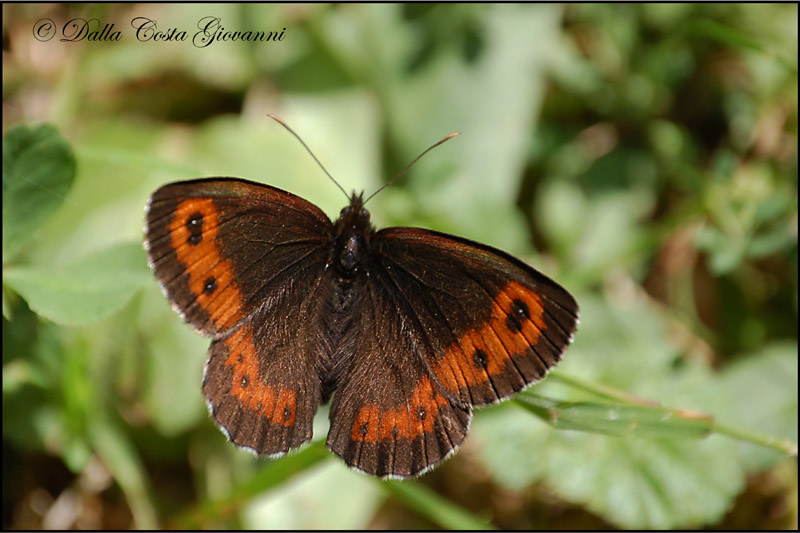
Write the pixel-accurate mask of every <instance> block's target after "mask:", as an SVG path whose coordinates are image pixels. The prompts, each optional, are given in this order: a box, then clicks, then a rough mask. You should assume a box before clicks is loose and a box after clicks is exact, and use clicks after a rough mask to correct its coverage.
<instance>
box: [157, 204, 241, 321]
mask: <svg viewBox="0 0 800 533" xmlns="http://www.w3.org/2000/svg"><path fill="white" fill-rule="evenodd" d="M169 232H170V236H171V237H172V248H173V249H174V250H175V253H176V255H177V256H178V261H180V262H181V263H183V265H184V266H185V267H186V269H185V270H186V272H187V273H188V274H189V290H191V291H192V294H194V295H195V296H196V297H197V301H198V303H199V304H200V306H201V307H202V308H203V310H204V311H205V312H206V313H208V316H209V317H210V318H211V321H212V322H213V323H214V324H215V325H216V326H217V328H219V329H226V328H229V327H231V326H233V325H235V324H236V323H237V322H239V321H240V320H241V319H242V318H243V315H242V311H241V309H242V293H241V291H240V290H239V287H238V286H237V284H236V282H235V281H234V272H233V265H231V263H230V261H228V260H226V259H223V258H222V257H221V256H220V252H219V249H218V248H217V244H216V241H215V239H216V237H217V233H218V232H219V211H218V210H217V208H216V207H215V206H214V202H213V201H212V200H211V199H209V198H190V199H188V200H184V201H183V202H181V203H180V204H178V206H177V208H176V209H175V216H174V217H173V219H172V221H171V222H170V225H169Z"/></svg>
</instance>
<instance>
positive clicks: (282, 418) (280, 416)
mask: <svg viewBox="0 0 800 533" xmlns="http://www.w3.org/2000/svg"><path fill="white" fill-rule="evenodd" d="M225 346H226V347H227V348H228V359H227V360H226V361H225V365H226V366H230V367H232V368H233V382H232V383H231V394H232V395H234V396H235V397H236V398H238V399H239V401H240V402H241V403H242V406H243V407H244V409H247V410H248V411H253V412H255V413H257V414H258V415H260V416H263V417H266V418H267V419H268V420H270V422H272V423H276V424H283V425H284V426H293V425H294V421H295V414H296V412H297V398H296V396H295V391H294V390H292V389H290V388H285V387H281V388H275V387H271V386H269V385H267V384H265V383H264V380H263V379H262V378H261V371H260V368H259V364H258V357H257V356H256V348H255V345H254V344H253V334H252V332H251V331H250V328H249V327H248V326H244V327H242V328H239V329H238V330H236V331H235V332H233V333H232V334H231V336H230V337H228V338H227V339H225Z"/></svg>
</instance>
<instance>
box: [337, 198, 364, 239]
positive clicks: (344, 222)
mask: <svg viewBox="0 0 800 533" xmlns="http://www.w3.org/2000/svg"><path fill="white" fill-rule="evenodd" d="M371 229H372V225H371V224H370V221H369V211H367V210H366V208H365V207H364V193H363V192H361V193H356V192H355V191H353V194H351V195H350V205H348V206H347V207H345V208H344V209H342V211H341V213H339V220H338V221H336V230H337V233H338V234H339V235H341V234H342V233H351V232H358V233H369V232H370V230H371Z"/></svg>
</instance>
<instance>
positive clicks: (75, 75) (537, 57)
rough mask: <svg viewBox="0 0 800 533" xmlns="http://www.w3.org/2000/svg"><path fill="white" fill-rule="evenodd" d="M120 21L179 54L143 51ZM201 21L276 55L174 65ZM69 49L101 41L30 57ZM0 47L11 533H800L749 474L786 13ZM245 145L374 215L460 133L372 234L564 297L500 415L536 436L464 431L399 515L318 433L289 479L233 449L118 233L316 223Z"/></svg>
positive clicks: (762, 481)
mask: <svg viewBox="0 0 800 533" xmlns="http://www.w3.org/2000/svg"><path fill="white" fill-rule="evenodd" d="M140 16H147V17H149V18H151V19H153V20H155V21H157V24H158V28H159V29H161V30H167V29H168V28H178V29H183V30H185V31H186V32H187V34H188V35H189V39H188V40H187V41H186V42H153V41H150V42H140V41H138V40H137V39H136V38H135V36H134V29H133V28H132V27H131V25H130V23H131V20H132V19H133V18H135V17H140ZM206 16H217V17H220V20H221V23H222V25H223V26H224V27H225V28H226V29H228V30H239V31H246V30H254V31H256V30H261V31H281V30H282V29H283V28H285V38H284V40H282V41H279V42H261V43H248V42H217V43H213V44H211V45H209V46H208V47H205V48H196V47H194V46H192V44H191V42H190V41H191V35H192V34H193V33H194V32H196V31H197V21H198V20H200V19H201V18H203V17H206ZM75 17H81V18H83V19H87V20H88V19H92V18H96V19H97V21H98V22H99V26H97V29H100V28H102V26H103V24H105V23H108V24H111V23H113V24H114V25H115V29H116V30H118V31H120V32H121V33H122V34H123V37H122V39H121V40H120V41H118V42H100V41H89V40H85V41H81V42H61V41H60V40H59V39H58V38H54V39H52V40H50V41H38V40H36V39H35V38H34V33H33V32H32V31H31V28H32V27H33V25H34V23H36V21H38V20H40V19H43V18H49V19H52V20H53V21H54V22H55V25H56V27H57V28H59V29H60V28H61V27H63V26H64V24H65V23H66V22H67V21H69V20H70V19H73V18H75ZM3 35H4V59H3V110H4V113H3V131H4V141H3V317H4V318H3V472H4V474H3V509H4V514H3V516H4V519H3V520H4V523H3V526H4V527H6V528H12V527H13V528H41V527H88V528H128V527H145V528H146V527H168V526H171V527H204V528H212V527H241V528H259V529H266V528H292V527H297V528H346V529H349V528H364V527H373V528H388V527H394V528H402V529H412V528H430V527H434V526H437V527H445V528H473V527H474V528H478V527H500V528H542V529H562V528H572V529H575V528H583V529H586V528H600V527H608V526H616V527H627V528H687V527H690V528H702V527H722V528H731V529H758V528H789V529H792V528H794V529H796V528H797V501H796V495H797V462H796V458H786V457H785V456H784V455H782V454H781V453H779V452H778V451H776V450H775V449H774V448H778V449H780V448H781V445H782V443H783V444H785V441H782V440H775V441H774V442H772V443H771V446H772V447H770V446H757V445H756V444H755V442H762V444H763V443H764V442H763V441H765V440H768V439H769V438H772V437H774V438H775V439H791V440H793V441H794V442H796V441H797V384H798V377H797V359H798V353H797V308H798V290H797V272H798V263H797V6H796V5H795V4H769V5H754V4H645V5H628V4H621V5H620V4H617V5H602V4H585V5H584V4H572V5H544V4H539V5H484V4H453V5H451V4H404V5H393V4H378V5H370V4H360V5H324V4H298V5H275V4H271V5H236V4H225V5H191V4H181V5H156V4H146V5H133V4H130V5H125V4H92V5H85V4H60V5H26V4H4V5H3ZM268 112H272V113H276V114H278V115H279V116H281V117H282V118H283V119H285V120H286V121H287V122H288V123H289V124H290V125H291V126H292V127H293V128H294V129H295V130H296V131H298V132H299V133H300V134H301V135H302V136H303V138H304V140H305V141H306V142H307V143H308V144H309V146H310V147H311V148H312V149H313V150H314V151H315V153H316V155H317V156H318V157H319V158H320V160H321V161H323V163H324V164H325V166H326V167H327V168H328V170H329V171H331V173H332V174H333V175H334V176H335V177H336V178H337V179H338V180H339V181H340V182H341V183H342V185H343V186H344V187H345V188H347V189H356V190H361V189H364V190H366V191H367V192H368V193H370V192H372V191H374V190H375V189H377V188H378V187H379V186H380V185H381V184H382V183H384V182H385V180H387V179H390V178H391V177H392V176H394V175H395V174H396V173H397V172H398V171H399V170H400V169H402V168H403V167H404V166H405V165H406V164H407V163H408V162H409V161H411V160H412V159H413V158H414V157H415V156H416V155H417V154H418V153H420V152H421V151H422V150H424V149H425V148H426V147H427V146H429V145H430V144H431V143H433V142H435V141H436V140H438V139H440V138H441V137H442V136H444V135H446V134H447V133H450V132H451V131H455V130H458V131H460V132H461V134H462V135H461V136H459V137H458V138H456V139H454V140H452V141H450V142H448V143H447V144H445V145H444V146H442V147H440V148H438V149H437V150H435V151H433V152H432V153H430V154H428V155H427V156H426V157H425V158H424V159H422V160H421V161H420V162H419V163H417V165H416V166H415V167H414V168H412V169H411V171H410V172H409V174H408V175H407V176H406V177H404V178H403V179H401V180H400V181H398V182H397V183H395V184H394V185H393V186H392V187H390V188H388V189H386V190H385V191H383V192H382V193H381V194H380V195H378V196H377V197H375V199H374V200H373V201H371V204H370V210H371V213H372V215H373V219H374V220H375V221H376V223H377V224H378V225H379V226H386V225H410V226H422V227H426V228H431V229H437V230H440V231H447V232H450V233H455V234H458V235H462V236H464V237H468V238H472V239H476V240H479V241H482V242H486V243H488V244H491V245H493V246H496V247H499V248H502V249H504V250H507V251H508V252H510V253H513V254H515V255H517V256H519V257H521V258H522V259H524V260H526V261H528V262H530V263H531V264H533V265H534V266H536V267H537V268H540V269H541V270H543V271H544V272H546V273H547V274H548V275H552V276H553V277H554V278H556V279H558V280H559V281H560V282H561V283H563V284H564V285H565V286H566V287H567V288H569V290H570V291H571V292H573V293H574V294H575V295H576V297H577V299H578V301H579V302H580V304H581V325H580V327H579V330H578V334H577V335H576V339H575V344H574V346H573V347H572V348H571V349H570V350H569V352H568V354H567V356H566V358H565V360H564V361H563V363H561V364H560V365H559V367H558V369H557V370H556V372H555V373H554V375H553V376H552V378H551V379H548V380H547V381H546V382H545V383H544V384H542V385H540V386H537V387H536V388H535V389H534V390H535V393H536V396H535V397H533V398H531V397H528V399H527V400H525V398H526V397H525V396H522V397H521V398H520V401H528V402H533V404H530V403H529V407H530V406H531V405H532V406H533V411H534V412H536V413H538V415H539V416H541V417H542V418H544V420H549V421H550V422H553V424H552V426H555V427H552V426H551V425H548V424H545V423H543V420H542V419H540V418H538V417H537V416H532V413H531V412H530V411H529V410H526V409H521V408H520V405H519V404H518V403H515V402H507V403H505V404H503V405H501V406H497V407H492V408H488V409H485V410H481V411H479V412H478V413H477V415H476V418H475V423H474V424H473V428H472V430H471V432H470V436H469V437H468V438H467V440H466V442H465V444H464V446H463V447H462V450H461V451H460V452H459V453H458V454H457V455H456V456H455V457H454V458H452V459H450V460H449V461H448V462H446V463H445V464H443V465H442V466H441V467H439V468H438V469H437V470H435V471H434V472H432V473H430V474H428V475H426V476H424V477H422V478H420V479H419V480H416V481H413V482H405V483H402V484H398V483H389V482H383V481H380V480H373V479H370V478H366V477H364V476H359V475H357V474H355V473H353V472H351V471H349V470H347V469H346V468H345V467H344V466H343V465H342V464H340V463H339V462H338V461H336V460H335V459H333V457H332V456H331V454H329V453H328V452H326V451H325V450H324V448H323V446H322V443H321V442H320V439H323V438H324V435H325V434H326V431H327V408H325V407H323V408H321V409H320V413H319V414H318V416H317V418H316V420H315V432H314V433H315V442H313V443H312V444H311V445H309V446H308V447H306V448H304V449H303V450H300V451H298V452H296V453H294V454H290V455H289V456H287V457H285V458H283V459H280V460H277V461H264V460H257V459H255V458H253V457H251V456H249V455H248V454H246V453H243V452H241V451H239V450H236V449H234V447H233V446H230V445H229V444H227V443H226V442H225V439H224V437H223V436H222V435H221V434H220V432H219V431H218V430H217V429H216V428H215V427H214V426H213V424H212V423H211V421H210V420H209V419H208V416H207V415H206V410H205V408H204V406H203V398H202V395H201V392H200V380H201V375H202V367H203V362H204V355H203V354H204V353H205V351H206V350H207V347H208V340H207V339H204V338H201V337H199V336H198V335H196V334H194V333H193V332H192V331H191V328H189V327H188V326H186V325H184V324H182V323H181V321H180V318H179V317H178V316H177V315H175V314H174V313H173V311H172V310H171V309H170V306H169V303H168V302H167V301H166V300H165V299H164V297H163V295H162V294H161V292H160V291H159V289H158V286H157V284H156V282H155V279H154V278H153V277H152V275H151V274H150V273H149V270H148V268H147V264H146V259H145V254H144V252H143V251H142V248H141V242H142V224H143V208H144V206H145V204H146V202H147V198H148V197H149V195H150V194H151V193H152V192H153V191H154V190H155V189H156V188H157V187H158V186H159V185H160V184H162V183H165V182H168V181H174V180H179V179H189V178H195V177H205V176H215V175H217V176H238V177H242V178H248V179H253V180H259V181H263V182H265V183H269V184H271V185H274V186H277V187H281V188H283V189H287V190H290V191H291V192H293V193H296V194H299V195H301V196H303V197H304V198H307V199H309V200H310V201H312V202H313V203H315V204H317V205H319V206H320V207H321V208H322V209H323V210H324V211H325V212H327V213H328V214H329V215H331V216H335V215H336V214H337V213H338V211H339V208H341V207H342V205H343V204H344V201H345V200H344V198H343V197H342V196H341V193H340V192H339V191H338V190H337V188H336V187H335V186H334V185H333V184H331V183H330V182H329V181H328V180H327V178H325V176H324V175H323V174H322V173H321V171H320V170H319V169H318V168H317V167H316V164H315V163H314V161H313V160H312V159H311V158H310V157H308V155H307V154H306V153H305V152H304V151H303V149H302V147H301V146H299V145H298V143H297V142H296V140H295V139H293V138H291V136H289V135H287V134H286V132H285V131H284V130H283V129H282V128H280V127H278V126H277V125H276V124H274V123H273V122H272V121H270V120H268V119H267V118H266V117H265V114H266V113H268ZM42 123H47V124H48V125H40V124H42ZM580 383H584V384H591V386H586V387H583V386H579V385H578V384H580ZM608 391H616V392H613V394H607V393H608ZM526 394H527V393H526ZM637 398H639V399H643V400H641V401H640V400H637ZM554 399H557V400H554ZM629 399H630V402H628V400H629ZM642 401H643V402H644V404H642ZM537 402H538V403H537ZM648 402H659V403H660V405H661V406H663V407H654V406H652V405H650V406H649V407H648V405H649V403H648ZM615 409H616V410H615ZM674 409H689V410H692V411H691V412H687V411H675V410H674ZM618 415H619V416H621V418H620V417H619V416H618ZM701 415H702V416H701ZM558 416H562V418H561V419H560V420H556V418H558ZM673 416H674V417H675V418H670V419H669V420H665V421H664V422H663V423H659V420H658V418H659V417H673ZM707 416H710V417H713V418H708V417H707ZM558 422H560V424H559V423H558ZM565 426H568V427H571V428H573V429H563V428H564V427H565ZM558 428H561V429H558ZM576 429H589V430H591V431H577V430H576ZM598 431H599V432H598ZM708 431H711V432H712V433H713V434H712V435H711V436H710V437H708V438H705V439H700V440H698V439H697V438H696V437H698V436H699V434H703V435H704V434H706V433H707V432H708ZM609 433H610V435H609ZM689 437H691V438H689ZM732 437H735V438H732ZM795 448H796V445H795ZM795 454H796V452H795ZM57 504H60V505H57ZM409 510H411V512H409Z"/></svg>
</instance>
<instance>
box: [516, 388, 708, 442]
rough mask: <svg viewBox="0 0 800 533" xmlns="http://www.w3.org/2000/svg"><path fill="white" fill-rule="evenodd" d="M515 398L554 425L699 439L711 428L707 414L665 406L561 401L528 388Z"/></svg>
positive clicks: (628, 434)
mask: <svg viewBox="0 0 800 533" xmlns="http://www.w3.org/2000/svg"><path fill="white" fill-rule="evenodd" d="M515 400H516V402H517V404H518V405H520V406H522V407H523V408H525V409H527V410H528V411H530V412H532V413H534V414H535V415H537V416H538V417H540V418H541V419H542V420H544V421H545V422H547V423H548V424H550V425H551V426H553V427H554V428H556V429H575V430H580V431H591V432H595V433H603V434H605V435H614V436H617V437H645V438H652V439H686V438H695V439H700V438H703V437H707V436H708V435H710V434H711V432H712V431H713V429H714V420H713V419H712V418H711V417H709V416H705V415H699V414H697V413H693V412H689V411H681V410H678V409H668V408H666V407H649V406H644V405H619V404H602V403H591V402H562V401H558V400H552V399H550V398H544V397H541V396H537V395H535V394H533V393H531V392H523V393H520V394H518V395H517V396H516V397H515Z"/></svg>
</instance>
